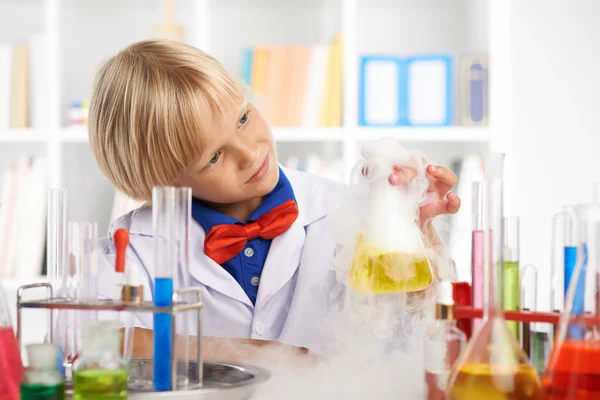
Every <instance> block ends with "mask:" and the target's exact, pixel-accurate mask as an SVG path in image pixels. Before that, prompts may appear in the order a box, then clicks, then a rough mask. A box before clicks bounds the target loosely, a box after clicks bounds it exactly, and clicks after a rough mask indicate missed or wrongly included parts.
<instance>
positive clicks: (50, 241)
mask: <svg viewBox="0 0 600 400" xmlns="http://www.w3.org/2000/svg"><path fill="white" fill-rule="evenodd" d="M67 204H68V192H67V189H50V190H48V220H47V224H46V241H47V243H46V266H47V267H46V269H47V274H48V279H49V281H50V283H51V284H52V286H53V288H54V290H55V293H56V295H55V296H56V297H59V298H67V297H69V291H68V283H69V268H67V266H66V259H67V258H66V254H67ZM51 312H52V313H53V326H52V327H51V328H50V329H51V333H52V335H51V338H52V342H53V343H55V344H57V345H58V347H59V354H60V357H63V355H64V354H66V348H65V347H66V345H67V326H68V318H69V317H68V315H69V313H70V311H69V310H54V311H51ZM65 361H66V360H65ZM61 372H63V373H64V370H62V371H61Z"/></svg>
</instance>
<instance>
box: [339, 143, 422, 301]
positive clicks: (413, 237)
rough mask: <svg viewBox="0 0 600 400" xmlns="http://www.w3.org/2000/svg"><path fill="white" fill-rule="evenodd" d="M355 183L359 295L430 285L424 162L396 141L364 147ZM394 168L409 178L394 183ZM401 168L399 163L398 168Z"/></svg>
mask: <svg viewBox="0 0 600 400" xmlns="http://www.w3.org/2000/svg"><path fill="white" fill-rule="evenodd" d="M361 152H362V156H363V160H361V161H360V162H359V163H358V164H357V166H356V167H355V168H354V171H353V174H352V183H353V184H354V185H355V187H356V188H357V189H358V191H359V193H360V195H361V198H360V199H361V210H360V212H361V214H362V215H361V226H360V232H359V236H358V241H357V245H356V249H355V252H354V257H353V260H352V267H351V270H350V280H351V284H352V287H353V288H354V289H355V290H356V291H357V292H359V293H364V294H374V293H378V294H382V293H401V292H414V291H419V290H423V289H426V288H427V287H429V286H430V285H431V283H432V282H433V274H432V270H431V266H430V262H429V259H428V257H427V249H426V248H425V246H424V245H423V239H422V235H421V231H420V229H419V225H418V221H417V220H418V215H419V205H420V204H421V203H422V202H423V201H424V199H425V195H426V191H427V187H428V180H427V177H426V173H425V167H426V165H425V163H424V161H423V159H422V158H421V157H418V156H415V155H413V154H411V153H410V152H409V151H407V150H405V149H404V148H403V147H402V146H400V144H399V143H398V142H397V141H396V140H393V139H389V138H383V139H380V140H377V141H374V142H370V143H366V144H365V145H363V146H362V150H361ZM394 166H399V167H400V168H402V169H403V174H405V175H404V176H405V177H406V178H407V180H408V182H406V184H404V185H397V186H394V185H392V184H391V183H390V182H389V176H390V174H391V173H392V172H394ZM397 168H398V167H397Z"/></svg>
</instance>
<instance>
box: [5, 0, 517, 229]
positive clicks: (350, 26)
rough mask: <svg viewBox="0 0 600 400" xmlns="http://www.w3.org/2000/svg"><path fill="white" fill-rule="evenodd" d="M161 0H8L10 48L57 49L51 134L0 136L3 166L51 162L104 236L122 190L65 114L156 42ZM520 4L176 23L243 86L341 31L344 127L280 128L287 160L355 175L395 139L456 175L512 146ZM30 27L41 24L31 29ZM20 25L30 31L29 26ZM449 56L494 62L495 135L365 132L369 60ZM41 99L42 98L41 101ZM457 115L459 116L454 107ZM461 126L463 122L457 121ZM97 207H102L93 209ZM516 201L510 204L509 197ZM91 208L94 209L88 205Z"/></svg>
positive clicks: (385, 0) (277, 4) (416, 0)
mask: <svg viewBox="0 0 600 400" xmlns="http://www.w3.org/2000/svg"><path fill="white" fill-rule="evenodd" d="M163 3H164V2H163V1H161V0H128V1H126V2H124V1H120V0H27V1H16V0H0V40H3V41H10V40H11V39H14V40H21V39H22V38H23V37H26V36H27V35H30V34H32V33H40V32H41V33H43V34H44V35H45V38H46V40H47V44H48V46H47V48H48V53H47V54H48V59H47V68H46V74H47V75H46V79H47V80H48V82H49V83H50V85H49V87H48V88H47V90H46V91H45V93H44V102H45V104H46V105H47V109H46V110H45V111H46V114H45V115H44V123H43V126H41V127H36V128H30V129H21V130H4V131H0V158H2V159H5V160H6V159H9V158H10V157H14V156H15V152H16V151H17V150H19V151H22V150H23V149H26V148H28V146H31V147H32V148H35V152H36V154H38V153H39V152H40V150H41V149H43V150H44V151H42V153H44V154H45V155H46V157H47V159H48V167H49V170H48V182H49V185H50V186H52V187H68V189H69V190H70V192H72V193H77V196H76V197H74V198H73V199H72V202H71V204H72V206H73V212H74V214H73V215H70V217H71V218H73V219H75V218H77V219H86V220H93V221H97V222H99V227H100V230H101V231H103V230H105V229H106V227H107V225H108V222H109V221H107V220H106V218H108V215H109V214H110V209H111V206H112V201H111V200H112V188H111V187H110V185H109V184H108V182H107V181H106V180H105V179H104V178H103V177H102V175H101V174H100V173H99V171H98V170H97V167H96V165H95V161H94V160H93V159H92V156H91V153H90V151H89V147H88V144H87V130H86V128H85V127H67V126H66V114H67V105H68V104H69V102H70V101H71V100H73V99H78V100H81V99H83V98H84V97H86V96H89V92H90V90H91V86H92V79H93V76H94V73H95V71H96V70H97V69H98V67H99V66H100V65H101V63H102V62H103V61H104V60H106V59H107V58H108V57H109V56H111V55H112V54H114V53H116V52H117V51H118V50H120V49H122V48H123V47H125V46H126V45H128V44H130V43H132V42H134V41H137V40H142V39H145V38H148V37H149V33H150V28H151V27H152V25H154V24H156V23H157V22H159V21H160V20H161V19H162V18H163ZM510 4H511V2H510V1H494V0H453V1H447V0H256V1H248V0H178V1H177V13H176V18H177V22H178V23H180V24H183V25H184V26H185V29H186V41H187V42H188V43H190V44H192V45H195V46H197V47H199V48H201V49H203V50H205V51H207V52H209V53H210V54H212V55H214V56H215V57H216V58H217V59H219V60H221V61H222V62H223V64H224V65H225V67H226V68H228V69H229V70H230V71H231V72H233V73H234V74H238V75H239V70H240V65H241V57H242V49H243V48H244V47H246V46H252V45H258V44H267V45H279V44H281V45H285V44H290V45H292V44H297V45H305V46H309V45H314V44H316V43H325V42H327V41H329V40H330V39H331V38H332V37H333V35H334V34H335V33H337V32H341V33H342V35H343V38H344V41H343V46H344V47H343V50H344V53H343V71H344V76H343V84H344V99H343V104H344V106H343V111H344V118H343V126H341V127H339V128H310V127H306V128H305V127H289V128H287V127H273V128H272V129H273V134H274V136H275V138H276V140H277V142H278V143H279V144H280V146H279V148H280V157H281V158H283V160H282V161H285V158H286V157H290V156H299V157H303V156H305V155H306V154H307V153H310V152H313V153H318V154H322V153H323V152H327V153H330V154H336V155H338V156H339V157H340V158H341V160H342V164H343V170H344V172H345V174H346V177H347V174H349V172H350V171H351V169H352V166H353V165H354V163H355V161H356V160H357V157H358V149H359V144H360V143H361V142H363V141H366V140H371V139H376V138H378V137H381V136H392V137H395V138H397V139H398V140H401V141H403V142H407V143H409V144H410V145H411V146H412V147H415V146H416V147H418V148H419V149H420V150H422V152H424V153H425V154H430V153H431V154H436V155H437V157H439V158H436V159H435V161H436V162H438V163H440V164H445V165H449V164H450V163H451V162H452V161H453V160H454V159H455V158H458V157H461V156H463V155H465V154H467V153H469V152H474V151H475V152H481V151H485V150H487V149H500V150H502V151H505V152H507V153H508V154H510V149H511V145H512V141H513V139H512V131H513V129H512V120H513V117H512V113H513V111H512V101H513V99H512V76H511V74H510V69H511V68H510V66H511V48H510V7H511V6H510ZM29 17H31V18H29ZM20 20H22V21H21V22H19V21H20ZM427 52H447V53H451V54H453V55H455V56H459V55H462V54H465V53H470V52H486V53H488V54H489V57H490V99H489V106H490V110H489V113H490V121H491V122H490V125H489V126H487V127H469V126H451V127H439V128H432V127H414V128H412V127H398V128H371V127H361V126H358V83H359V69H358V66H359V57H360V56H361V55H362V54H376V53H386V54H391V53H395V54H405V53H427ZM34 95H35V94H34ZM455 108H457V107H455ZM455 119H456V118H455ZM91 197H93V199H91ZM507 198H510V196H507ZM90 201H92V204H94V206H93V207H89V206H87V205H88V204H90Z"/></svg>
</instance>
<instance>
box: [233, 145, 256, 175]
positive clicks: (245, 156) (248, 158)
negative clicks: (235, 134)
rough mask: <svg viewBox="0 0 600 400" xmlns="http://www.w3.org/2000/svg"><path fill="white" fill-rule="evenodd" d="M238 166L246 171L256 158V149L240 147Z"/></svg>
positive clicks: (245, 146)
mask: <svg viewBox="0 0 600 400" xmlns="http://www.w3.org/2000/svg"><path fill="white" fill-rule="evenodd" d="M238 157H239V158H238V166H239V167H240V169H246V168H249V167H251V166H252V165H254V163H255V162H256V159H257V158H258V147H254V146H247V145H241V146H239V153H238Z"/></svg>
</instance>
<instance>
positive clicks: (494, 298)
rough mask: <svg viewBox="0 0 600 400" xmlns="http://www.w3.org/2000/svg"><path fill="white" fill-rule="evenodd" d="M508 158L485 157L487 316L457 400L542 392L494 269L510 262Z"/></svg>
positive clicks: (525, 399) (459, 376)
mask: <svg viewBox="0 0 600 400" xmlns="http://www.w3.org/2000/svg"><path fill="white" fill-rule="evenodd" d="M503 158H504V157H503V155H502V154H496V153H493V154H488V155H487V156H486V157H485V159H484V163H485V164H484V170H485V181H484V200H485V201H484V210H483V211H484V213H483V232H484V235H485V237H484V240H483V247H484V257H483V262H484V265H485V269H484V273H485V277H484V281H485V284H484V291H485V296H484V301H485V304H484V305H485V307H484V316H483V322H482V324H481V325H480V326H479V327H478V329H477V330H476V331H475V333H474V334H473V337H472V338H471V340H470V341H469V343H468V345H467V348H466V350H465V351H464V352H463V354H461V356H460V358H459V359H458V360H457V362H456V364H455V367H454V368H453V372H452V375H451V377H450V380H449V385H448V397H449V399H453V400H464V399H469V400H470V399H503V400H509V399H514V400H517V399H518V400H529V399H536V398H537V396H539V394H540V380H539V377H538V375H537V372H536V371H535V369H534V368H533V367H531V365H529V362H528V359H527V356H526V354H525V353H524V352H523V350H522V349H521V348H520V347H519V344H518V342H517V339H516V338H515V336H514V335H513V334H512V332H511V331H510V330H509V328H508V325H507V324H506V320H505V319H504V314H503V299H502V297H503V296H502V294H503V289H502V280H503V275H502V271H501V270H500V271H494V270H495V268H501V267H502V266H503V261H504V260H503V250H504V244H503V242H504V235H503V232H504V230H503V223H504V219H503V217H502V207H503V187H502V185H503V182H502V173H503ZM495 272H496V273H495ZM494 280H496V281H495V282H496V284H495V285H494Z"/></svg>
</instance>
